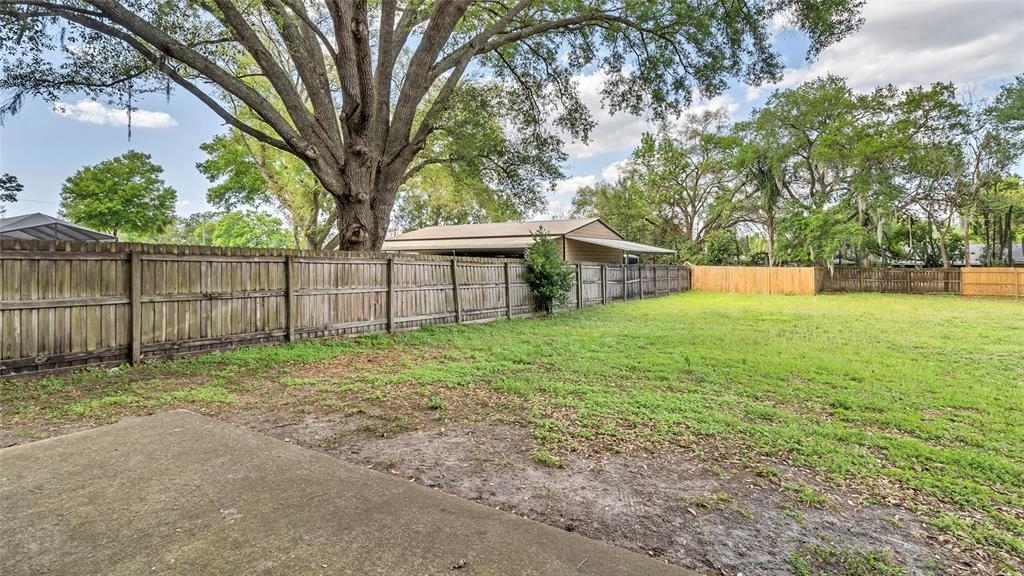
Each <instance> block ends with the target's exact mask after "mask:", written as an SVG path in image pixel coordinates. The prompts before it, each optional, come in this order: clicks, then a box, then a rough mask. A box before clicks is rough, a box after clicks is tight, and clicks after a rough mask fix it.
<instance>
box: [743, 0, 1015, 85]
mask: <svg viewBox="0 0 1024 576" xmlns="http://www.w3.org/2000/svg"><path fill="white" fill-rule="evenodd" d="M864 19H865V23H864V27H863V28H862V29H861V30H860V31H859V32H857V33H856V34H854V35H852V36H850V37H848V38H846V39H845V40H843V41H842V42H839V43H838V44H836V45H834V46H832V47H830V48H828V49H826V50H825V51H824V52H822V54H821V56H820V57H819V58H818V60H817V61H815V62H814V63H812V64H809V65H806V66H803V67H801V68H797V69H790V70H788V71H787V72H786V74H785V78H784V79H783V81H782V83H781V84H780V86H783V87H789V86H795V85H797V84H800V83H802V82H804V81H807V80H810V79H812V78H816V77H818V76H823V75H825V74H828V73H832V74H837V75H840V76H845V77H846V78H847V79H848V82H849V85H850V87H851V88H853V89H855V90H860V91H863V90H869V89H871V88H873V87H875V86H878V85H881V84H888V83H892V84H895V85H897V86H910V85H927V84H931V83H932V82H953V83H955V84H957V85H960V86H964V85H978V84H983V83H985V82H989V81H992V80H997V79H1000V78H1004V77H1007V76H1010V75H1013V74H1017V73H1019V72H1020V71H1022V70H1024V2H1019V1H1017V0H932V1H929V2H912V1H893V0H889V1H886V0H869V2H868V3H867V5H866V6H865V8H864ZM760 95H761V91H760V90H757V89H754V88H751V89H748V91H747V99H748V101H749V100H755V99H757V97H759V96H760Z"/></svg>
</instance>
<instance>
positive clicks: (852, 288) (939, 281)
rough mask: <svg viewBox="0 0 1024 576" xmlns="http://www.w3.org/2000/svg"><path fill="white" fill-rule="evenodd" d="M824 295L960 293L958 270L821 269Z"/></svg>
mask: <svg viewBox="0 0 1024 576" xmlns="http://www.w3.org/2000/svg"><path fill="white" fill-rule="evenodd" d="M821 289H822V291H824V292H888V293H900V294H959V293H960V270H959V269H956V268H853V267H841V268H834V269H833V270H832V272H831V273H830V272H829V271H828V270H822V273H821Z"/></svg>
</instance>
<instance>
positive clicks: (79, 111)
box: [53, 100, 178, 128]
mask: <svg viewBox="0 0 1024 576" xmlns="http://www.w3.org/2000/svg"><path fill="white" fill-rule="evenodd" d="M53 111H54V112H55V113H56V114H57V115H59V116H64V117H66V118H72V119H74V120H78V121H79V122H86V123H89V124H100V125H109V126H128V111H127V110H126V109H124V108H110V107H107V106H105V105H103V104H101V103H100V102H97V101H95V100H79V101H78V102H76V103H74V104H68V103H65V102H58V103H56V104H54V105H53ZM131 125H132V127H134V128H170V127H172V126H177V125H178V121H177V120H175V119H174V117H173V116H171V115H170V114H168V113H166V112H156V111H152V110H133V111H132V118H131Z"/></svg>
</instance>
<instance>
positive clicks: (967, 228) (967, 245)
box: [960, 212, 971, 268]
mask: <svg viewBox="0 0 1024 576" xmlns="http://www.w3.org/2000/svg"><path fill="white" fill-rule="evenodd" d="M960 225H961V226H962V227H963V232H964V267H966V268H970V267H971V215H970V213H969V212H968V213H966V214H963V215H962V216H961V220H960Z"/></svg>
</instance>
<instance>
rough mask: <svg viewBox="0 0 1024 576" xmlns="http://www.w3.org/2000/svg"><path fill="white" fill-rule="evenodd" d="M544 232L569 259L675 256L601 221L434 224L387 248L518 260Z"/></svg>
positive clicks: (401, 237) (390, 240) (391, 242)
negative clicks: (650, 255) (632, 238)
mask: <svg viewBox="0 0 1024 576" xmlns="http://www.w3.org/2000/svg"><path fill="white" fill-rule="evenodd" d="M541 230H543V231H544V232H545V233H547V235H548V236H550V237H552V238H553V239H554V240H555V242H556V243H558V246H559V251H560V252H561V254H562V259H563V260H566V261H575V262H607V263H621V262H622V261H623V258H624V257H626V256H627V255H637V254H675V250H670V249H668V248H661V247H659V246H649V245H646V244H640V243H637V242H630V241H628V240H626V239H625V238H623V237H622V234H619V233H618V232H616V231H615V230H614V229H612V228H611V227H610V226H608V225H607V224H605V223H604V222H602V221H601V219H600V218H576V219H571V220H534V221H529V222H496V223H493V224H459V225H455V226H430V227H427V228H420V229H419V230H413V231H410V232H406V233H404V234H399V235H398V236H394V237H392V238H388V239H387V240H386V241H385V242H384V250H385V251H390V252H416V253H423V254H450V255H478V256H479V255H488V256H513V257H518V256H521V255H522V254H523V252H524V251H525V250H526V248H527V247H528V246H530V245H531V244H533V235H534V234H536V233H537V232H539V231H541Z"/></svg>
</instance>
